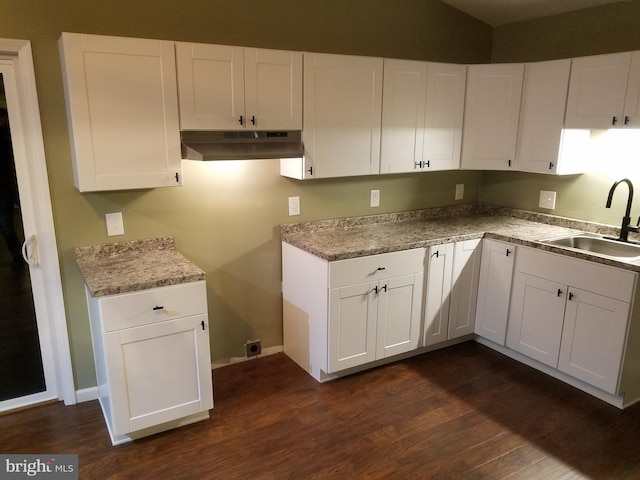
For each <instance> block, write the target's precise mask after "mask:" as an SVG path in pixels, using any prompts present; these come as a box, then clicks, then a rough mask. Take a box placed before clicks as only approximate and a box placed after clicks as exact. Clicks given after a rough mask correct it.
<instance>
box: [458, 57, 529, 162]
mask: <svg viewBox="0 0 640 480" xmlns="http://www.w3.org/2000/svg"><path fill="white" fill-rule="evenodd" d="M523 75H524V65H522V64H517V63H512V64H493V65H469V67H468V71H467V97H466V100H465V114H464V138H463V139H462V160H461V167H462V168H464V169H467V170H511V169H515V155H516V140H517V136H518V121H519V117H520V99H521V95H522V80H523Z"/></svg>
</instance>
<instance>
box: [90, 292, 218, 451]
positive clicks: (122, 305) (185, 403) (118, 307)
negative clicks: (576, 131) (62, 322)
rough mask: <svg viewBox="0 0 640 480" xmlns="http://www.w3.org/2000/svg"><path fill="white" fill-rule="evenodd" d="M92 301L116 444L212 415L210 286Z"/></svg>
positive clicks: (103, 397)
mask: <svg viewBox="0 0 640 480" xmlns="http://www.w3.org/2000/svg"><path fill="white" fill-rule="evenodd" d="M87 299H88V305H89V315H90V319H91V333H92V340H93V348H94V358H95V363H96V376H97V379H98V390H99V400H100V404H101V406H102V410H103V413H104V416H105V420H106V422H107V427H108V429H109V433H110V435H111V440H112V442H113V444H114V445H115V444H119V443H123V442H126V441H130V440H132V439H134V438H138V437H142V436H145V435H149V434H152V433H156V432H159V431H162V430H167V429H169V428H174V427H177V426H180V425H185V424H187V423H192V422H195V421H198V420H203V419H205V418H208V417H209V409H211V408H213V389H212V383H211V356H210V350H209V348H210V347H209V321H208V317H207V300H206V287H205V282H204V281H198V282H192V283H184V284H179V285H173V286H167V287H159V288H152V289H149V290H142V291H139V292H133V293H126V294H119V295H110V296H105V297H92V296H91V295H89V294H88V293H87Z"/></svg>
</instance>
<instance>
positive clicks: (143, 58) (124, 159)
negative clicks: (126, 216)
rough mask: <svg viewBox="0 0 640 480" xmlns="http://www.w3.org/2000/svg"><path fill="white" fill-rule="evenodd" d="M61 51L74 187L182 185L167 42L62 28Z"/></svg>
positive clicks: (171, 49) (174, 89) (171, 59)
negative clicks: (100, 34) (93, 33)
mask: <svg viewBox="0 0 640 480" xmlns="http://www.w3.org/2000/svg"><path fill="white" fill-rule="evenodd" d="M60 53H61V60H62V70H63V72H62V73H63V80H64V87H65V88H64V91H65V99H66V104H67V120H68V124H69V135H70V139H71V154H72V157H73V166H74V168H73V173H74V181H75V185H76V187H77V188H78V190H80V191H81V192H91V191H102V190H126V189H137V188H153V187H165V186H177V185H180V184H181V182H182V170H181V154H180V132H179V120H178V98H177V94H176V92H177V87H176V68H175V53H174V47H173V42H167V41H161V40H145V39H140V38H123V37H104V36H99V35H85V34H75V33H63V34H62V37H61V38H60Z"/></svg>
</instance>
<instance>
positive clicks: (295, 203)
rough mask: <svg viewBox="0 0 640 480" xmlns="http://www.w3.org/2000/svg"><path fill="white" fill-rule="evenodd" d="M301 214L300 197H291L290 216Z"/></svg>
mask: <svg viewBox="0 0 640 480" xmlns="http://www.w3.org/2000/svg"><path fill="white" fill-rule="evenodd" d="M292 215H300V197H289V216H292Z"/></svg>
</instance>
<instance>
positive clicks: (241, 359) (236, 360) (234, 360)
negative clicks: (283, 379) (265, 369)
mask: <svg viewBox="0 0 640 480" xmlns="http://www.w3.org/2000/svg"><path fill="white" fill-rule="evenodd" d="M283 351H284V347H283V346H282V345H276V346H275V347H267V348H263V349H262V353H260V355H254V356H253V357H232V358H226V359H222V360H219V361H217V362H215V363H212V364H211V369H212V370H215V369H216V368H221V367H227V366H229V365H233V364H234V363H240V362H247V361H251V360H255V359H256V358H261V357H266V356H269V355H273V354H276V353H281V352H283Z"/></svg>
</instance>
